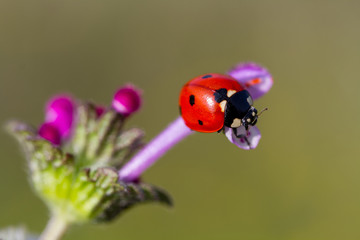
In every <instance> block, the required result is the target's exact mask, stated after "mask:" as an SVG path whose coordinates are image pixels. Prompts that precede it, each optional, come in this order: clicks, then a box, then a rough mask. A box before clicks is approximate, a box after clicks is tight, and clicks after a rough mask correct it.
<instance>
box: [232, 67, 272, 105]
mask: <svg viewBox="0 0 360 240" xmlns="http://www.w3.org/2000/svg"><path fill="white" fill-rule="evenodd" d="M227 74H229V75H230V76H232V77H233V78H235V79H236V80H238V82H239V83H240V84H241V85H242V86H243V87H244V88H245V89H247V90H248V91H249V93H250V95H251V97H252V98H253V99H257V98H259V97H261V96H263V95H264V94H265V93H267V92H268V91H269V90H270V89H271V87H272V85H273V79H272V77H271V75H270V73H269V72H268V70H267V69H266V68H264V67H262V66H260V65H258V64H256V63H240V64H238V65H236V66H235V67H233V68H232V69H231V70H229V71H228V72H227Z"/></svg>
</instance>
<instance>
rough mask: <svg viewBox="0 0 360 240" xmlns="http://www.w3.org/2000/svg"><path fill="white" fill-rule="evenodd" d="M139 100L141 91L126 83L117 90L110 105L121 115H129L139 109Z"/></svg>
mask: <svg viewBox="0 0 360 240" xmlns="http://www.w3.org/2000/svg"><path fill="white" fill-rule="evenodd" d="M141 102H142V101H141V91H140V90H138V89H137V88H135V87H134V86H132V85H127V86H125V87H123V88H120V89H119V90H117V92H116V93H115V95H114V98H113V101H112V106H113V108H114V109H115V110H116V111H117V112H119V113H121V114H122V115H124V116H129V115H131V114H132V113H134V112H136V111H137V110H139V108H140V106H141Z"/></svg>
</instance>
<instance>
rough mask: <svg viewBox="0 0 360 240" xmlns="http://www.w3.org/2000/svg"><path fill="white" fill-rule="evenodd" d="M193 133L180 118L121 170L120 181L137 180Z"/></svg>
mask: <svg viewBox="0 0 360 240" xmlns="http://www.w3.org/2000/svg"><path fill="white" fill-rule="evenodd" d="M191 133H193V131H192V130H190V129H189V128H188V127H187V126H186V125H185V123H184V120H183V119H182V117H178V118H177V119H176V120H175V121H174V122H172V123H171V124H170V125H169V126H168V127H167V128H166V129H164V131H162V132H161V133H160V134H159V135H158V136H156V137H155V138H154V139H153V140H151V142H149V143H148V144H147V145H146V146H145V147H144V148H143V149H142V150H141V151H140V152H138V153H137V154H136V155H135V156H134V157H133V158H132V159H131V160H130V161H129V162H128V163H127V164H125V165H124V167H122V168H121V169H120V171H119V180H123V181H129V182H130V181H133V180H136V179H137V178H139V177H140V175H141V174H142V173H143V172H144V171H145V170H146V169H147V168H149V167H150V166H151V165H152V164H154V163H155V162H156V160H157V159H159V158H160V157H161V156H162V155H164V154H165V153H166V152H167V151H168V150H169V149H170V148H171V147H172V146H174V145H175V144H177V143H178V142H180V141H181V140H182V139H184V138H185V137H187V136H188V135H190V134H191Z"/></svg>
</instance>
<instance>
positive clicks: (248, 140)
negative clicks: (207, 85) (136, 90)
mask: <svg viewBox="0 0 360 240" xmlns="http://www.w3.org/2000/svg"><path fill="white" fill-rule="evenodd" d="M228 74H229V75H230V76H232V77H233V78H235V79H236V80H237V81H238V82H239V83H240V85H241V86H243V87H244V89H247V90H248V91H249V93H250V95H251V96H252V97H253V98H255V99H257V98H259V97H261V96H262V95H264V94H265V93H266V92H268V91H269V90H270V88H271V86H272V84H273V80H272V77H271V75H270V74H269V72H268V71H267V70H266V69H265V68H264V67H262V66H260V65H258V64H256V63H240V64H238V65H236V66H235V67H234V68H233V69H231V70H230V71H229V72H228ZM260 114H261V113H260ZM260 114H259V115H260ZM191 133H193V131H192V130H191V129H189V128H188V127H187V126H186V125H185V123H184V120H183V119H182V117H178V118H177V119H176V120H175V121H174V122H172V123H171V124H170V125H169V126H168V127H167V128H165V129H164V130H163V131H162V132H161V133H160V134H159V135H158V136H157V137H155V138H154V139H153V140H152V141H150V142H149V143H148V144H147V145H146V146H145V147H144V148H143V149H142V150H141V151H140V152H138V153H137V154H136V155H135V156H134V157H133V158H132V159H130V161H128V162H127V163H126V164H125V165H124V166H123V167H122V168H121V169H120V171H119V179H121V180H124V181H134V180H135V179H138V178H139V177H140V176H141V174H142V173H143V172H144V171H145V170H146V169H147V168H149V167H150V166H152V165H153V164H154V163H155V162H156V161H157V160H158V159H159V158H160V157H161V156H162V155H164V154H165V153H166V151H168V150H169V149H170V148H171V147H172V146H174V145H175V144H177V143H178V142H179V141H181V140H182V139H184V138H185V137H187V136H189V135H190V134H191ZM224 133H225V136H226V137H227V138H228V139H229V141H230V142H231V143H233V144H235V145H236V146H238V147H239V148H242V149H245V150H250V149H254V148H256V147H257V145H258V143H259V141H260V138H261V134H260V131H259V129H258V128H257V127H256V126H250V127H249V130H248V131H246V130H245V127H244V126H240V127H239V128H237V129H236V134H235V133H234V130H233V129H232V128H228V127H224Z"/></svg>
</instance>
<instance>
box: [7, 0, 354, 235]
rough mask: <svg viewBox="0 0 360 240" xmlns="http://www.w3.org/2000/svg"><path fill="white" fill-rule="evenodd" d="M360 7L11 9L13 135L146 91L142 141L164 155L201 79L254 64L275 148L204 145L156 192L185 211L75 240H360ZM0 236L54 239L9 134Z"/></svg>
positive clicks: (159, 4) (137, 214)
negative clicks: (61, 100) (269, 80)
mask: <svg viewBox="0 0 360 240" xmlns="http://www.w3.org/2000/svg"><path fill="white" fill-rule="evenodd" d="M359 23H360V2H359V1H280V0H275V1H260V0H259V1H239V0H221V1H215V0H195V1H189V0H183V1H173V0H152V1H144V0H143V1H141V0H140V1H133V0H105V1H95V0H77V1H74V0H63V1H56V0H34V1H25V0H0V34H1V35H0V110H1V114H0V122H1V124H2V125H3V124H4V122H5V121H6V120H9V119H12V118H17V119H22V120H24V121H27V122H30V123H33V124H35V125H37V124H39V123H40V122H41V121H42V119H43V107H44V103H45V101H46V100H47V99H48V98H49V97H50V96H51V95H53V94H55V93H59V92H70V93H72V94H73V95H75V96H76V97H78V98H81V99H91V100H94V101H96V102H98V103H102V104H109V102H110V101H111V98H112V94H113V93H114V91H115V90H116V88H117V87H119V86H120V85H122V84H124V83H128V82H131V83H134V84H136V85H137V86H138V87H140V88H142V89H143V90H144V105H143V108H142V111H141V112H140V113H139V114H137V115H135V116H133V117H132V118H131V120H130V121H129V122H128V126H138V127H141V128H143V129H144V130H145V131H146V134H147V135H146V139H147V140H150V139H151V138H152V137H154V136H155V135H156V134H157V133H159V132H160V131H161V130H162V129H163V128H164V127H165V126H166V125H167V124H168V123H170V122H171V121H172V120H173V119H175V118H176V117H177V116H178V104H177V101H178V92H179V90H180V89H181V87H182V85H183V84H184V83H185V82H186V81H188V80H189V79H191V78H193V77H195V76H197V75H199V74H203V73H207V72H225V71H226V70H227V69H229V68H230V67H231V66H233V65H234V64H235V63H237V62H242V61H255V62H258V63H261V64H263V65H264V66H266V67H267V68H268V69H269V70H270V72H271V73H272V74H273V77H274V87H273V89H272V90H271V91H270V92H269V93H268V94H267V95H266V96H265V97H263V98H261V99H260V100H258V101H257V102H256V103H255V106H256V107H257V108H259V109H262V108H263V107H269V109H270V110H269V111H268V112H266V113H265V114H264V115H263V117H262V118H261V119H260V121H259V123H258V127H259V128H260V129H261V131H262V136H263V138H262V140H261V142H260V145H259V146H258V148H257V149H256V150H253V151H244V150H241V149H238V148H236V147H235V146H234V145H232V144H230V143H229V141H228V140H227V139H226V138H225V137H224V136H222V135H218V134H200V133H199V134H195V135H193V136H191V137H189V138H188V139H186V140H185V141H183V142H181V143H180V144H179V145H178V146H176V147H175V148H174V149H172V150H171V151H170V152H169V153H168V154H166V155H165V156H164V157H163V158H162V159H161V160H160V161H159V162H158V163H157V164H156V165H155V166H153V167H152V168H151V169H150V170H149V171H147V172H146V174H145V175H144V179H145V180H146V181H148V182H151V183H153V184H156V185H159V186H162V187H163V188H165V189H167V190H168V191H169V192H170V193H171V194H172V196H173V198H174V200H175V207H174V208H172V209H167V208H164V207H162V206H159V205H156V204H154V205H141V206H138V207H136V208H134V209H132V210H131V211H129V212H127V213H126V214H124V215H123V216H122V217H120V218H119V219H117V220H116V221H114V222H112V223H111V224H109V225H100V226H99V225H86V226H75V227H73V228H72V229H71V230H70V231H69V233H68V234H67V236H66V237H65V239H68V240H70V239H89V240H90V239H91V240H92V239H94V240H95V239H129V240H130V239H131V240H136V239H144V238H146V239H175V240H176V239H194V240H195V239H196V240H198V239H206V240H210V239H250V240H252V239H254V240H263V239H264V240H265V239H266V240H268V239H276V240H281V239H294V240H295V239H316V240H319V239H326V240H329V239H360V228H359V224H360V189H359V183H360V175H359V170H360V162H359V153H360V148H359V146H358V145H359V130H360V127H359V126H358V122H359V120H360V108H359V100H360V97H359V87H360V81H359V75H360V74H359V63H360V44H359V43H360V28H359ZM0 151H1V160H0V164H1V165H0V166H1V167H0V227H5V226H9V225H17V224H24V225H26V226H27V227H28V228H29V229H30V230H31V231H33V232H40V231H42V230H43V228H44V226H45V224H46V221H47V218H48V213H47V210H46V208H45V206H44V204H43V203H42V202H41V201H40V200H39V199H38V198H37V197H36V196H35V195H34V194H33V193H32V192H31V189H30V187H29V185H28V183H27V176H26V174H25V173H26V165H25V160H24V157H23V155H22V153H21V151H19V147H18V145H17V143H16V142H15V141H14V140H13V139H12V138H11V137H10V136H8V135H7V134H6V133H5V132H4V131H1V133H0Z"/></svg>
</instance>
